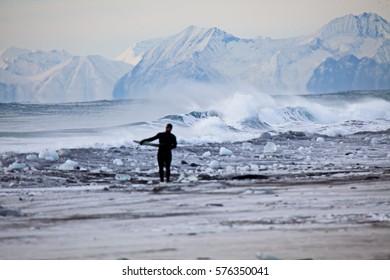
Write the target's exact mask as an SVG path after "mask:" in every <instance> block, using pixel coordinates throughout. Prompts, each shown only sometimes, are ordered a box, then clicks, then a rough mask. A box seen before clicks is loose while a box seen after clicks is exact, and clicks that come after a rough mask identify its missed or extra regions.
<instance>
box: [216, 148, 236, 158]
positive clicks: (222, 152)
mask: <svg viewBox="0 0 390 280" xmlns="http://www.w3.org/2000/svg"><path fill="white" fill-rule="evenodd" d="M219 155H220V156H232V155H233V152H232V151H231V150H229V149H226V148H225V147H221V149H219Z"/></svg>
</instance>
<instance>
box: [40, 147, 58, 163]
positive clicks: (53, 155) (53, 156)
mask: <svg viewBox="0 0 390 280" xmlns="http://www.w3.org/2000/svg"><path fill="white" fill-rule="evenodd" d="M38 157H39V158H40V159H44V160H49V161H56V160H58V159H59V158H60V157H59V156H58V153H57V152H56V151H54V150H49V149H44V150H43V151H41V152H40V153H39V155H38Z"/></svg>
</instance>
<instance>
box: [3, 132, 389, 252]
mask: <svg viewBox="0 0 390 280" xmlns="http://www.w3.org/2000/svg"><path fill="white" fill-rule="evenodd" d="M317 138H318V137H317ZM317 138H316V137H304V136H302V135H299V134H291V135H281V136H280V137H273V138H272V139H260V138H259V139H254V140H253V141H251V145H249V146H248V145H243V144H242V143H230V144H229V143H223V144H203V145H198V146H187V145H184V144H183V145H181V147H179V148H178V149H177V150H176V151H175V152H174V158H175V160H174V162H173V179H174V182H173V183H169V184H159V183H158V175H157V169H156V165H155V153H156V151H155V150H154V149H153V148H147V147H146V148H144V147H138V146H134V147H117V148H109V149H98V148H96V149H72V150H69V153H68V154H67V155H66V156H63V157H61V158H60V159H59V160H58V161H46V160H42V159H39V160H38V161H33V162H29V161H25V162H26V164H27V167H26V168H25V169H24V170H9V168H7V166H9V165H10V164H11V163H12V162H14V161H15V158H17V159H19V160H24V159H25V157H26V155H27V154H15V153H7V154H3V155H2V160H1V162H2V166H3V168H2V171H1V174H0V175H1V180H0V184H1V188H0V228H1V230H0V259H274V258H278V259H390V158H389V156H388V153H389V151H390V149H389V148H390V138H389V131H386V132H381V133H365V134H364V133H361V134H356V135H352V136H348V137H334V138H325V139H320V141H319V140H317ZM372 139H374V140H372ZM268 141H272V142H273V143H275V144H276V145H278V149H277V151H276V152H274V153H270V154H267V153H265V154H264V150H263V148H264V146H265V144H266V142H268ZM222 146H223V147H226V148H228V149H230V150H231V151H232V152H233V156H221V155H219V154H218V151H219V150H220V148H221V147H222ZM206 151H210V152H211V157H208V158H203V157H202V156H201V155H202V154H203V153H204V152H206ZM67 159H72V160H74V161H77V162H78V164H79V166H80V169H76V170H69V171H64V170H59V169H58V166H59V165H60V164H62V163H64V162H65V160H67ZM115 159H121V160H122V161H123V165H117V164H114V161H115ZM212 160H218V161H219V162H220V164H221V168H220V169H218V170H211V169H210V167H209V163H210V161H212ZM250 165H252V169H250V168H248V166H250ZM253 165H257V166H258V167H259V170H253V169H255V168H253ZM118 174H122V175H123V174H126V175H129V176H131V178H128V180H121V178H120V177H118V176H117V175H118Z"/></svg>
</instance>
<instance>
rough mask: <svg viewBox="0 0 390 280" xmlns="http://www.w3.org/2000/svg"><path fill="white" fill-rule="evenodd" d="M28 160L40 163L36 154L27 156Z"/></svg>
mask: <svg viewBox="0 0 390 280" xmlns="http://www.w3.org/2000/svg"><path fill="white" fill-rule="evenodd" d="M26 160H29V161H38V156H37V155H36V154H29V155H27V156H26Z"/></svg>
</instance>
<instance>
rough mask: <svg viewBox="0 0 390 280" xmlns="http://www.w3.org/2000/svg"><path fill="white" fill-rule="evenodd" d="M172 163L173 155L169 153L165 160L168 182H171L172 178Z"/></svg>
mask: <svg viewBox="0 0 390 280" xmlns="http://www.w3.org/2000/svg"><path fill="white" fill-rule="evenodd" d="M171 162H172V154H171V153H169V154H167V155H166V158H165V169H166V170H167V182H169V181H170V178H171Z"/></svg>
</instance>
